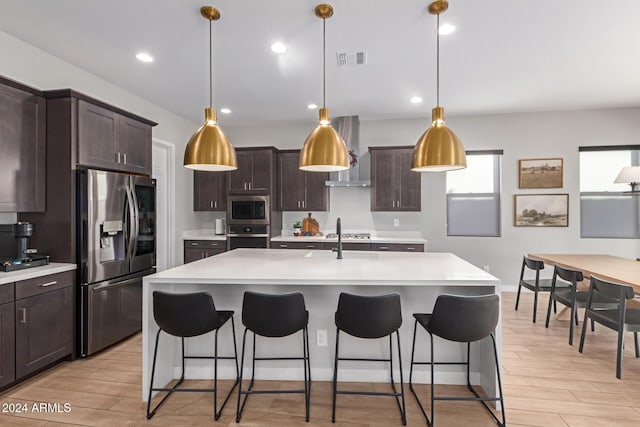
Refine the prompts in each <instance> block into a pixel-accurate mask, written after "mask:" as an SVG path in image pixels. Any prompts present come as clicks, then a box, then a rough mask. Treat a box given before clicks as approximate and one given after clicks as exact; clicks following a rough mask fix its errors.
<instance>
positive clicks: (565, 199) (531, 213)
mask: <svg viewBox="0 0 640 427" xmlns="http://www.w3.org/2000/svg"><path fill="white" fill-rule="evenodd" d="M513 225H514V226H516V227H568V226H569V195H568V194H514V196H513Z"/></svg>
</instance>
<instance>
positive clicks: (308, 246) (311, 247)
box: [307, 245, 316, 249]
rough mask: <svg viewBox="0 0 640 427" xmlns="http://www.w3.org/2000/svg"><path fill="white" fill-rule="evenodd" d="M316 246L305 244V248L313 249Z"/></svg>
mask: <svg viewBox="0 0 640 427" xmlns="http://www.w3.org/2000/svg"><path fill="white" fill-rule="evenodd" d="M315 247H316V245H307V248H309V249H314V248H315Z"/></svg>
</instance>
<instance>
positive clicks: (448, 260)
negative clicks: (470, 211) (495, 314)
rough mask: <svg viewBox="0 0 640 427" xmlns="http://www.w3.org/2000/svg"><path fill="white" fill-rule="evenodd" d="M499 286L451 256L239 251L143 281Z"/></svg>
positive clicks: (493, 280) (416, 253)
mask: <svg viewBox="0 0 640 427" xmlns="http://www.w3.org/2000/svg"><path fill="white" fill-rule="evenodd" d="M149 282H152V283H174V284H188V283H202V284H251V285H260V284H269V285H273V284H278V285H323V286H331V285H366V286H385V285H392V286H425V285H430V284H433V285H441V284H443V283H446V285H447V286H498V285H499V284H500V280H499V279H497V278H496V277H494V276H492V275H490V274H489V273H486V272H485V271H483V270H481V269H480V268H478V267H476V266H474V265H472V264H470V263H468V262H467V261H465V260H463V259H461V258H459V257H457V256H455V255H453V254H450V253H436V252H409V253H408V252H373V251H344V259H341V260H338V259H336V253H335V252H331V251H323V250H312V251H309V250H306V249H244V248H243V249H235V250H232V251H229V252H225V253H222V254H219V255H216V256H213V257H209V258H205V259H203V260H199V261H195V262H192V263H189V264H185V265H182V266H179V267H175V268H172V269H170V270H165V271H162V272H160V273H156V274H153V275H150V276H146V277H145V278H144V283H147V284H148V283H149Z"/></svg>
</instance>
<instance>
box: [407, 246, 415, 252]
mask: <svg viewBox="0 0 640 427" xmlns="http://www.w3.org/2000/svg"><path fill="white" fill-rule="evenodd" d="M407 250H408V251H415V250H416V248H414V247H413V246H408V247H407Z"/></svg>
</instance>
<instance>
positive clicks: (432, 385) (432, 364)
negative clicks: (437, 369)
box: [427, 332, 436, 427]
mask: <svg viewBox="0 0 640 427" xmlns="http://www.w3.org/2000/svg"><path fill="white" fill-rule="evenodd" d="M429 339H430V342H431V361H430V364H431V421H429V418H427V425H428V426H429V427H433V423H434V421H435V416H436V413H435V409H436V401H435V399H434V398H435V396H436V394H435V387H434V384H433V382H434V380H433V377H434V372H433V366H434V365H435V362H434V358H433V334H432V333H431V332H429Z"/></svg>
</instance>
